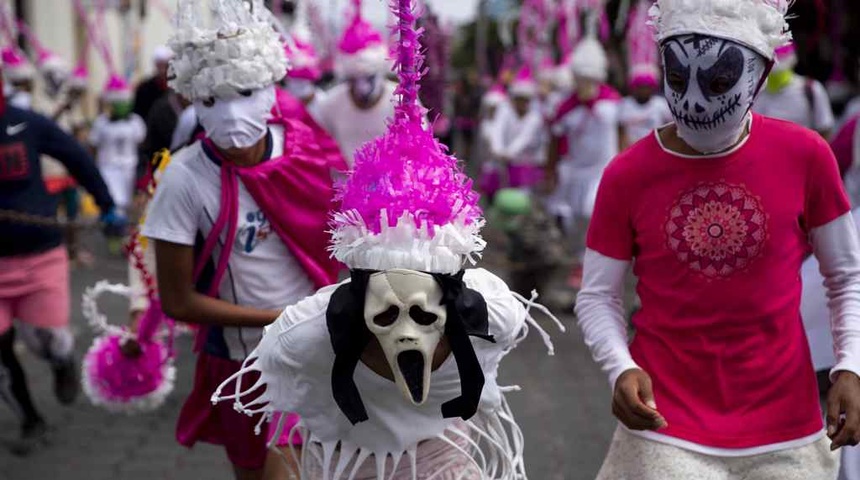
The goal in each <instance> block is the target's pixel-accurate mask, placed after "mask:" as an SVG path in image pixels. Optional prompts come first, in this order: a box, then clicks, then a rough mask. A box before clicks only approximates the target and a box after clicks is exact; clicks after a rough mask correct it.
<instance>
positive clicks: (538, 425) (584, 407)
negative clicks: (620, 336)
mask: <svg viewBox="0 0 860 480" xmlns="http://www.w3.org/2000/svg"><path fill="white" fill-rule="evenodd" d="M93 248H94V249H95V250H96V251H98V252H101V251H102V248H103V247H102V246H101V245H99V244H96V245H95V246H94V247H93ZM97 257H98V261H97V266H96V268H94V269H93V270H85V269H77V270H75V271H74V272H73V275H72V288H73V295H74V296H73V306H74V318H73V323H74V325H75V326H76V327H77V330H78V345H77V350H78V352H79V353H83V352H84V351H85V350H86V348H87V347H88V346H89V345H90V342H91V338H92V337H91V335H90V333H89V331H88V328H87V327H86V325H85V324H84V321H83V319H82V317H81V315H80V308H79V307H78V302H79V299H80V294H81V292H82V291H83V289H84V288H85V287H86V286H89V285H92V284H94V283H95V282H96V281H97V280H99V279H102V278H107V279H110V280H112V281H117V282H125V278H126V273H125V264H124V262H123V261H122V260H120V259H117V258H108V257H107V256H106V255H104V254H101V253H99V254H98V255H97ZM489 258H491V259H492V254H491V255H489ZM106 307H107V308H106V310H107V313H108V315H109V318H113V319H115V320H118V321H124V319H125V313H124V310H123V306H122V305H121V304H119V303H116V302H112V303H110V304H109V305H107V306H106ZM563 320H564V322H565V323H566V324H567V325H568V327H569V328H568V333H567V334H560V333H558V332H556V331H555V330H554V329H553V328H552V326H551V325H550V324H549V323H548V322H545V323H543V324H544V325H545V326H546V327H547V330H548V331H549V332H551V333H552V334H553V338H554V342H555V345H556V352H557V353H556V355H555V356H553V357H548V356H547V355H546V349H545V347H544V345H543V343H542V342H541V340H540V338H539V337H538V335H536V334H534V333H533V334H532V335H530V336H529V338H527V339H526V340H525V341H524V342H523V344H521V345H520V347H519V348H517V349H516V350H515V351H514V352H513V353H512V354H511V355H510V356H508V357H507V358H506V360H505V362H504V363H503V364H502V368H501V383H502V384H505V385H519V386H521V387H522V391H521V392H515V393H510V394H509V395H508V399H509V401H510V403H511V406H512V408H513V411H514V414H515V415H516V417H517V419H518V421H519V423H520V425H521V427H522V429H523V431H524V434H525V439H526V461H527V467H528V473H529V478H531V479H533V480H561V479H564V480H592V479H593V478H594V476H595V474H596V473H597V470H598V468H599V467H600V462H601V460H602V458H603V455H604V454H605V452H606V448H607V445H608V443H609V439H610V436H611V433H612V430H613V428H614V425H615V422H614V421H613V419H612V417H611V414H610V411H609V391H608V386H607V383H606V380H605V378H604V376H603V375H602V374H601V373H600V372H599V370H598V369H597V368H596V367H595V365H594V364H593V363H592V361H591V359H590V357H589V354H588V352H587V351H586V349H585V346H584V345H583V343H582V339H581V336H580V335H579V332H578V330H577V329H576V328H575V325H574V324H573V320H572V319H571V318H569V317H564V318H563ZM178 346H179V348H178V350H179V358H178V362H177V369H178V378H177V382H176V390H175V391H174V393H173V395H172V396H171V398H170V399H169V401H168V402H167V404H166V405H165V406H164V407H163V408H162V409H160V410H159V411H157V412H155V413H151V414H148V415H143V416H136V417H126V416H121V415H113V414H109V413H107V412H104V411H102V410H99V409H97V408H94V407H92V406H90V405H88V404H87V400H86V399H85V398H83V396H82V398H81V399H80V400H79V401H78V403H77V404H76V405H75V406H72V407H61V406H59V405H58V404H57V402H56V400H55V399H54V397H53V395H52V393H51V390H50V389H51V375H50V372H49V370H48V367H47V366H46V365H45V364H43V363H41V362H39V361H38V360H36V359H34V358H33V357H32V356H31V355H29V354H28V353H26V352H24V353H23V355H22V357H23V359H24V364H25V365H24V366H25V369H26V371H27V375H28V376H29V378H30V381H31V385H32V389H33V392H34V396H35V397H36V400H37V402H38V405H39V407H40V408H41V409H42V410H43V411H44V412H45V414H46V416H47V418H48V420H49V421H50V422H51V424H52V425H53V428H54V431H53V442H52V445H51V446H50V447H48V448H45V449H43V450H41V451H39V452H37V453H35V454H34V455H32V456H30V457H27V458H18V457H15V456H13V455H11V454H10V453H8V451H7V449H6V448H2V446H4V445H7V444H8V441H9V440H11V439H13V438H14V437H15V436H16V435H17V429H18V426H17V423H16V420H15V419H14V417H13V416H12V414H11V412H10V410H9V409H7V408H5V407H4V406H0V480H54V479H63V480H84V479H86V480H103V479H104V480H107V479H109V480H118V479H121V480H162V479H163V480H168V479H206V480H222V479H223V480H229V479H230V478H231V475H230V470H229V465H228V463H227V462H226V460H225V459H224V457H223V454H222V453H221V451H220V450H219V449H217V448H215V447H211V446H207V445H201V446H198V447H197V448H195V449H194V450H190V451H189V450H186V449H184V448H182V447H179V446H178V445H177V444H176V442H175V441H174V440H173V426H174V423H175V421H176V417H177V415H178V412H179V408H180V407H181V405H182V401H183V399H184V396H185V395H186V394H187V392H188V390H189V389H190V385H191V379H192V375H193V365H194V358H193V355H192V354H191V353H190V351H191V345H190V340H189V339H188V338H185V339H182V340H181V341H180V342H179V344H178Z"/></svg>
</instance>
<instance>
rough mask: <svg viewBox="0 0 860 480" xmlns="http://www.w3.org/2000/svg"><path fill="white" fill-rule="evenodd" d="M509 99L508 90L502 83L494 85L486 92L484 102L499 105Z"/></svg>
mask: <svg viewBox="0 0 860 480" xmlns="http://www.w3.org/2000/svg"><path fill="white" fill-rule="evenodd" d="M507 99H508V92H507V91H505V87H504V86H503V85H502V84H501V83H496V84H495V85H493V86H492V87H491V88H490V89H489V90H487V93H485V94H484V98H483V99H482V102H483V103H484V105H490V106H492V105H498V104H500V103H502V102H504V101H505V100H507Z"/></svg>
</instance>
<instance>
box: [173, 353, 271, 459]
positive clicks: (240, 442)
mask: <svg viewBox="0 0 860 480" xmlns="http://www.w3.org/2000/svg"><path fill="white" fill-rule="evenodd" d="M241 367H242V364H241V363H239V362H236V361H233V360H227V359H223V358H218V357H214V356H212V355H208V354H206V353H202V352H201V353H200V354H199V356H198V358H197V368H196V370H195V372H194V388H193V389H192V390H191V394H190V395H189V396H188V399H187V400H186V401H185V405H183V406H182V411H181V412H180V413H179V421H178V422H177V425H176V440H177V441H178V442H179V443H180V444H181V445H184V446H186V447H188V448H191V447H193V446H194V444H195V443H197V442H204V443H211V444H213V445H221V446H223V447H224V450H226V451H227V458H229V459H230V463H232V464H233V465H235V466H237V467H239V468H243V469H246V470H259V469H261V468H263V466H264V464H265V462H266V454H267V448H266V437H265V435H255V434H254V427H255V426H256V425H257V423H258V421H259V419H260V416H259V415H255V416H253V417H249V416H247V415H245V414H243V413H239V412H237V411H236V410H234V409H233V403H232V402H221V403H218V404H217V405H213V404H212V400H211V399H212V394H213V393H215V389H216V388H218V386H219V385H221V383H222V382H224V381H225V380H227V378H229V377H230V376H231V375H233V374H234V373H236V372H238V371H239V369H240V368H241ZM258 378H259V376H258V375H254V374H248V375H246V376H245V377H244V378H243V379H242V380H243V381H242V383H243V387H244V388H248V387H250V386H251V385H253V384H254V382H256V380H257V379H258Z"/></svg>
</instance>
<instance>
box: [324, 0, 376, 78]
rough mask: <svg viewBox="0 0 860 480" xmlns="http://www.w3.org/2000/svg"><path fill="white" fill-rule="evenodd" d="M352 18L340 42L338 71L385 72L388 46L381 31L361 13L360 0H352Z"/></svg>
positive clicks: (344, 74) (353, 73)
mask: <svg viewBox="0 0 860 480" xmlns="http://www.w3.org/2000/svg"><path fill="white" fill-rule="evenodd" d="M352 6H353V10H354V11H353V17H352V19H351V20H350V22H349V25H348V26H347V27H346V30H344V32H343V36H341V38H340V41H339V42H338V45H337V50H338V52H337V59H336V61H335V71H336V72H337V73H338V74H339V75H340V76H341V77H350V76H364V75H373V74H376V73H381V72H384V71H385V66H386V60H387V58H388V49H387V47H386V45H385V40H384V39H383V38H382V34H381V33H379V31H378V30H376V29H375V28H374V27H373V25H371V24H370V23H369V22H367V21H366V20H364V18H363V17H362V16H361V0H353V5H352Z"/></svg>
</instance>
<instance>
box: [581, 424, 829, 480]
mask: <svg viewBox="0 0 860 480" xmlns="http://www.w3.org/2000/svg"><path fill="white" fill-rule="evenodd" d="M838 473H839V453H838V452H831V451H830V441H829V440H828V439H827V438H826V437H823V436H822V439H821V440H819V441H817V442H815V443H813V444H810V445H806V446H803V447H798V448H793V449H788V450H782V451H778V452H771V453H764V454H761V455H751V456H748V457H715V456H711V455H704V454H701V453H696V452H693V451H690V450H684V449H682V448H679V447H675V446H672V445H668V444H665V443H660V442H655V441H653V440H648V439H645V438H642V437H638V436H636V435H633V434H631V433H630V432H628V431H627V430H625V429H624V428H623V427H618V429H617V430H616V431H615V435H614V436H613V438H612V445H611V446H610V447H609V453H608V454H607V456H606V460H605V461H604V462H603V467H601V469H600V473H598V474H597V480H836V477H837V475H838Z"/></svg>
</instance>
